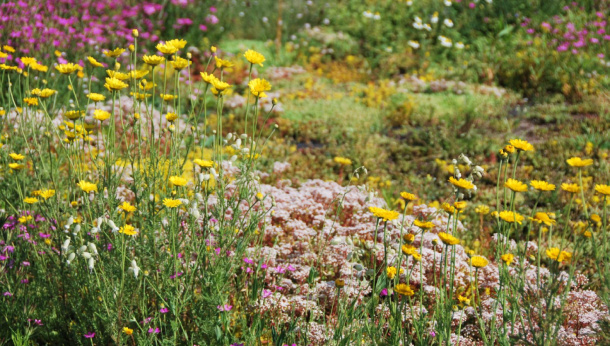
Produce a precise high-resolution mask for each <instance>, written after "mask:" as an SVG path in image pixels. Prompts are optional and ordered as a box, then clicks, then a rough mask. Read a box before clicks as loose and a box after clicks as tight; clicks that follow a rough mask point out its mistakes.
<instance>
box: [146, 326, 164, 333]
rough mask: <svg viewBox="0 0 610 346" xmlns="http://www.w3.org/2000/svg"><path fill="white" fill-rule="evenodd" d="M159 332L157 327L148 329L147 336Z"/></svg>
mask: <svg viewBox="0 0 610 346" xmlns="http://www.w3.org/2000/svg"><path fill="white" fill-rule="evenodd" d="M160 332H161V330H160V329H159V327H155V328H148V333H149V334H152V333H155V334H159V333H160Z"/></svg>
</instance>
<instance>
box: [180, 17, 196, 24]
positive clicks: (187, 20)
mask: <svg viewBox="0 0 610 346" xmlns="http://www.w3.org/2000/svg"><path fill="white" fill-rule="evenodd" d="M176 24H178V25H191V24H193V20H192V19H190V18H178V19H176Z"/></svg>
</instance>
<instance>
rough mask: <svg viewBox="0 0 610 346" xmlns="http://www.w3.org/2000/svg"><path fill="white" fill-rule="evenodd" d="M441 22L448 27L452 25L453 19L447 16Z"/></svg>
mask: <svg viewBox="0 0 610 346" xmlns="http://www.w3.org/2000/svg"><path fill="white" fill-rule="evenodd" d="M443 24H445V25H446V26H447V27H449V28H452V27H453V21H452V20H451V19H449V18H445V20H444V21H443Z"/></svg>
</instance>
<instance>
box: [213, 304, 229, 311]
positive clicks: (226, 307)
mask: <svg viewBox="0 0 610 346" xmlns="http://www.w3.org/2000/svg"><path fill="white" fill-rule="evenodd" d="M216 308H218V310H220V311H231V309H233V305H228V304H225V305H218V306H217V307H216Z"/></svg>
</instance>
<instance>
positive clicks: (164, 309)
mask: <svg viewBox="0 0 610 346" xmlns="http://www.w3.org/2000/svg"><path fill="white" fill-rule="evenodd" d="M159 312H160V313H162V314H166V313H168V312H169V310H168V309H167V308H161V310H159Z"/></svg>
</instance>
